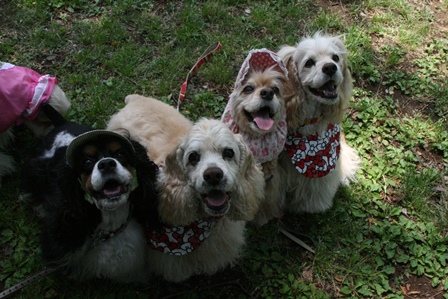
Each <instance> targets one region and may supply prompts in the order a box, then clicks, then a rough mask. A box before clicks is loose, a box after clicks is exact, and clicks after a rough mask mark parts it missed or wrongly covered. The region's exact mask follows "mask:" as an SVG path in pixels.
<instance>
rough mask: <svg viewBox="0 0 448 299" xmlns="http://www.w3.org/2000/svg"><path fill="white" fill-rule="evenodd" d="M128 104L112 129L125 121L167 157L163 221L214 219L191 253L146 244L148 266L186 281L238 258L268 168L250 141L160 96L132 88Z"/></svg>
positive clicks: (152, 151) (153, 151) (161, 182)
mask: <svg viewBox="0 0 448 299" xmlns="http://www.w3.org/2000/svg"><path fill="white" fill-rule="evenodd" d="M126 103H127V105H126V106H125V107H124V108H123V109H122V110H121V111H120V112H118V113H117V114H116V115H114V116H113V117H112V119H111V121H110V123H109V126H108V129H113V130H118V131H121V130H122V129H123V128H124V129H125V130H127V131H129V133H130V135H131V138H134V139H135V138H137V140H139V139H140V140H142V141H145V142H146V144H145V146H146V148H147V151H148V153H149V155H150V156H151V158H152V157H157V158H156V159H160V161H161V162H163V166H162V167H161V168H160V172H159V175H158V190H159V203H158V212H159V215H160V220H161V222H162V223H165V224H167V225H188V224H190V223H191V222H193V221H195V220H197V219H204V218H207V217H215V218H214V219H217V223H216V225H215V226H214V227H213V228H212V230H211V233H210V236H209V237H208V238H207V239H206V240H205V241H204V242H203V244H202V245H200V246H199V247H198V248H197V249H195V250H193V251H192V252H190V253H188V254H185V255H182V256H173V255H169V254H166V253H162V252H159V251H157V250H152V249H148V255H147V256H148V267H149V268H150V270H151V271H152V272H154V273H156V274H158V275H162V276H163V277H164V278H165V279H167V280H170V281H182V280H185V279H187V278H189V277H190V276H192V275H195V274H209V275H211V274H214V273H216V271H218V270H220V269H223V268H224V267H226V266H228V265H232V264H233V263H235V261H236V260H237V258H238V257H239V255H240V252H241V249H242V246H243V245H244V230H245V223H246V221H250V220H252V219H253V218H254V216H255V214H256V212H257V210H258V207H259V203H260V202H261V201H262V199H263V196H264V195H263V189H264V178H263V173H262V172H261V170H260V168H259V167H257V164H256V161H255V159H254V157H253V155H252V153H251V151H250V150H249V148H248V147H247V145H246V144H245V143H244V142H243V141H242V139H241V138H240V137H239V135H235V134H233V133H232V132H231V131H230V130H229V129H228V128H227V127H226V126H225V125H224V124H223V123H222V122H220V121H218V120H209V119H202V120H200V121H199V122H197V123H195V124H194V125H193V126H192V125H191V123H190V122H189V121H188V120H187V119H186V118H185V117H184V116H182V115H181V114H180V113H179V112H177V111H176V110H175V109H174V108H172V107H171V106H169V105H167V104H164V103H162V102H160V101H158V100H156V99H152V98H145V97H142V96H138V95H130V96H128V97H127V98H126ZM140 142H141V141H140ZM217 169H219V170H220V171H219V174H220V175H221V176H222V179H220V180H219V182H217V181H218V180H217V181H216V182H215V181H214V180H210V178H209V177H208V172H209V171H210V170H213V173H216V172H218V170H217ZM212 176H213V175H212ZM220 178H221V177H220ZM217 190H218V191H217ZM216 193H219V194H220V196H219V197H220V198H221V199H222V198H226V199H225V201H223V202H221V199H220V200H219V204H213V199H211V201H210V197H213V196H214V195H211V194H216ZM210 202H212V204H210ZM215 203H216V201H215Z"/></svg>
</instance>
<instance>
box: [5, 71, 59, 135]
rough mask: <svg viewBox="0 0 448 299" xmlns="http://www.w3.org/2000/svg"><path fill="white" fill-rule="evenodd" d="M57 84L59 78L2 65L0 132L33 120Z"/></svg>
mask: <svg viewBox="0 0 448 299" xmlns="http://www.w3.org/2000/svg"><path fill="white" fill-rule="evenodd" d="M55 84H57V79H56V78H55V77H50V76H49V75H44V76H42V75H40V74H39V73H37V72H36V71H34V70H32V69H29V68H26V67H21V66H15V65H13V64H10V63H6V62H5V63H2V62H0V132H4V131H6V130H7V129H8V128H9V127H10V126H12V125H13V124H15V125H20V124H21V123H23V122H24V121H30V120H33V119H34V118H35V117H36V116H37V114H38V112H39V108H40V107H41V105H42V104H44V103H46V102H47V101H48V100H49V99H50V97H51V93H52V92H53V87H54V85H55Z"/></svg>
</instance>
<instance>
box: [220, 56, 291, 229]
mask: <svg viewBox="0 0 448 299" xmlns="http://www.w3.org/2000/svg"><path fill="white" fill-rule="evenodd" d="M287 74H288V71H287V70H286V67H285V65H284V64H283V62H282V60H281V58H280V57H278V56H277V54H276V53H274V52H272V51H270V50H268V49H256V50H251V51H250V52H249V54H248V56H247V57H246V59H245V60H244V62H243V64H242V66H241V69H240V71H239V73H238V76H237V79H236V82H235V86H234V90H233V92H232V93H231V94H230V97H229V101H228V103H227V106H226V108H225V110H224V113H223V115H222V117H221V120H222V121H223V122H224V123H225V124H227V126H228V127H229V128H230V129H231V130H232V131H233V132H234V133H239V134H241V136H242V137H243V139H244V141H245V142H246V144H247V145H248V146H249V148H250V150H251V151H252V153H253V154H254V156H255V159H256V160H257V162H259V163H261V166H262V169H263V173H264V175H265V180H266V190H265V194H266V195H265V201H264V202H263V203H262V204H261V205H260V210H259V212H258V213H257V216H256V217H255V219H254V223H256V224H258V225H263V224H265V223H266V222H267V221H268V220H270V219H273V218H277V217H280V216H281V215H282V213H283V205H284V200H285V192H284V188H285V187H284V186H283V182H282V180H281V171H282V169H281V168H280V167H277V157H278V155H279V154H280V153H281V152H282V151H283V148H284V145H285V140H286V135H287V126H286V111H285V101H284V85H285V82H286V80H287Z"/></svg>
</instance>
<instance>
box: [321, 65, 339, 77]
mask: <svg viewBox="0 0 448 299" xmlns="http://www.w3.org/2000/svg"><path fill="white" fill-rule="evenodd" d="M337 70H338V66H337V65H336V64H334V63H326V64H324V66H323V67H322V72H324V74H327V75H328V76H333V75H334V73H336V71H337Z"/></svg>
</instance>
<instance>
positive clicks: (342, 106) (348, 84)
mask: <svg viewBox="0 0 448 299" xmlns="http://www.w3.org/2000/svg"><path fill="white" fill-rule="evenodd" d="M341 37H342V35H340V36H336V37H334V40H333V42H334V44H335V46H336V47H337V48H338V51H339V53H340V55H341V56H342V63H343V64H342V70H341V71H342V76H343V77H344V80H343V81H342V84H341V86H340V95H339V97H340V99H339V105H338V111H337V115H338V116H339V119H337V120H336V121H337V122H341V121H342V117H343V115H344V111H345V110H346V109H347V108H348V106H349V102H350V100H351V97H352V90H353V83H352V76H351V73H350V70H349V68H348V51H347V48H346V47H345V45H344V43H343V41H342V40H341Z"/></svg>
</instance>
